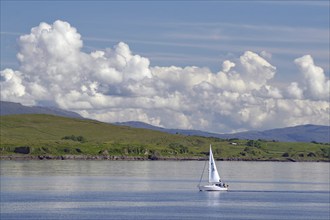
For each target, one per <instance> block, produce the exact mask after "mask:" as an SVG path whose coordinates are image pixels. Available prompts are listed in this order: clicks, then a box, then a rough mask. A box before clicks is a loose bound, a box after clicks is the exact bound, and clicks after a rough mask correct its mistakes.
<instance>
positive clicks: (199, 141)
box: [0, 115, 330, 162]
mask: <svg viewBox="0 0 330 220" xmlns="http://www.w3.org/2000/svg"><path fill="white" fill-rule="evenodd" d="M0 120H1V127H0V129H1V133H0V138H1V142H0V152H1V158H2V159H8V158H17V157H29V158H39V159H45V158H46V159H47V158H48V159H77V158H78V159H84V158H85V159H86V158H87V159H141V160H144V159H151V160H157V159H175V160H180V159H200V160H202V159H206V158H207V155H208V148H209V145H210V144H212V148H213V153H214V157H215V158H216V159H218V160H258V161H259V160H260V161H268V160H270V161H327V162H329V161H330V159H329V158H330V145H329V143H316V142H313V143H298V142H276V141H266V140H239V139H219V138H213V137H200V136H186V135H181V134H168V133H163V132H159V131H153V130H148V129H138V128H131V127H127V126H118V125H113V124H108V123H103V122H99V121H95V120H87V119H73V118H66V117H59V116H52V115H8V116H1V118H0Z"/></svg>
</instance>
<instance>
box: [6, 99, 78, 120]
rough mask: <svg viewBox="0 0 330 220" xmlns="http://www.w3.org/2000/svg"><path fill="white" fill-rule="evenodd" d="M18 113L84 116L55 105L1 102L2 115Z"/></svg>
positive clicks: (70, 116)
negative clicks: (43, 105) (26, 104)
mask: <svg viewBox="0 0 330 220" xmlns="http://www.w3.org/2000/svg"><path fill="white" fill-rule="evenodd" d="M16 114H46V115H57V116H64V117H68V118H83V117H82V116H81V115H79V114H78V113H75V112H71V111H66V110H63V109H60V108H55V107H41V106H25V105H22V104H20V103H15V102H4V101H1V102H0V115H16Z"/></svg>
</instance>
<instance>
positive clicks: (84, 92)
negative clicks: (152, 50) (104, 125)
mask: <svg viewBox="0 0 330 220" xmlns="http://www.w3.org/2000/svg"><path fill="white" fill-rule="evenodd" d="M18 44H19V52H18V54H17V59H18V61H19V62H20V67H19V69H18V70H12V69H4V70H2V71H1V100H4V101H14V102H21V103H23V104H27V105H36V104H42V103H47V104H52V105H56V106H58V107H60V108H63V109H67V110H72V111H76V112H78V113H80V114H81V115H83V116H84V117H88V118H93V119H97V120H101V121H106V122H118V121H130V120H135V121H143V122H146V123H150V124H153V125H156V126H163V127H168V128H184V129H200V130H207V131H213V132H219V133H222V132H232V131H241V130H249V129H259V130H262V129H268V128H274V127H284V126H292V125H298V124H307V123H312V124H325V125H328V124H329V87H330V81H329V79H328V78H327V77H326V75H325V73H324V70H323V69H322V68H321V67H319V66H317V65H316V64H315V63H314V60H313V58H312V57H311V56H310V55H305V56H302V57H300V58H297V59H295V60H294V61H293V62H294V63H295V64H296V66H297V71H300V72H301V77H302V80H301V79H299V80H297V82H288V83H287V84H286V85H281V87H278V86H276V83H274V82H273V81H274V76H275V75H276V67H275V66H273V65H272V64H271V63H270V62H269V61H267V60H266V59H267V58H270V57H271V54H268V53H267V52H265V51H263V52H262V54H260V55H259V54H257V53H254V52H252V51H246V52H244V53H243V54H242V55H241V56H240V57H238V58H237V59H235V60H225V61H223V63H222V69H221V70H219V71H218V72H212V71H210V69H208V68H200V67H196V66H187V67H184V68H182V67H177V66H168V67H159V66H151V65H150V62H149V59H148V58H146V57H142V56H140V55H138V54H134V53H133V52H132V51H131V50H130V48H129V46H128V45H127V44H125V43H124V42H120V43H118V44H116V45H114V46H113V47H112V48H107V49H104V50H97V51H93V52H92V53H85V52H83V50H82V48H83V41H82V40H81V35H80V34H79V33H78V32H77V30H76V29H75V28H74V27H72V26H71V25H70V24H69V23H67V22H64V21H60V20H57V21H55V22H54V23H53V24H47V23H41V24H40V25H39V26H37V27H34V28H32V29H31V33H30V34H27V35H23V36H20V38H19V40H18ZM265 54H267V56H265ZM219 66H220V65H219Z"/></svg>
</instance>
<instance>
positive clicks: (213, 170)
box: [209, 145, 220, 183]
mask: <svg viewBox="0 0 330 220" xmlns="http://www.w3.org/2000/svg"><path fill="white" fill-rule="evenodd" d="M217 182H220V176H219V173H218V170H217V167H216V165H215V162H214V158H213V153H212V149H211V145H210V158H209V183H217Z"/></svg>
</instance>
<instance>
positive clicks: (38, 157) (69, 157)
mask: <svg viewBox="0 0 330 220" xmlns="http://www.w3.org/2000/svg"><path fill="white" fill-rule="evenodd" d="M6 160H13V161H28V160H40V161H41V160H44V161H48V160H93V161H103V160H109V161H206V160H208V158H207V157H156V158H155V157H152V158H148V157H139V156H100V155H61V156H54V155H0V161H6ZM216 161H251V162H326V163H329V162H330V161H329V160H319V159H318V160H301V159H295V158H283V159H282V158H281V159H277V158H273V159H267V160H266V159H261V158H256V159H250V158H220V159H216Z"/></svg>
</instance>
